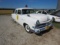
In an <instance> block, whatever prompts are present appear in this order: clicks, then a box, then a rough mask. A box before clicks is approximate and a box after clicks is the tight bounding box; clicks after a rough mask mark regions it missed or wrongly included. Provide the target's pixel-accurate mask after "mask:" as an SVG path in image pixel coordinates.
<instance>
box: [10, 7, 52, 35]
mask: <svg viewBox="0 0 60 45" xmlns="http://www.w3.org/2000/svg"><path fill="white" fill-rule="evenodd" d="M11 16H12V18H13V20H14V21H16V22H17V23H19V24H20V25H22V26H24V28H25V30H26V31H27V32H29V33H31V32H34V33H36V34H39V33H40V32H41V31H44V30H48V29H49V28H51V27H52V21H51V19H50V18H49V17H48V16H46V15H45V14H37V13H36V11H35V10H34V9H31V8H17V9H16V10H15V11H14V13H13V14H11Z"/></svg>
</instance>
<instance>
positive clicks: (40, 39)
mask: <svg viewBox="0 0 60 45" xmlns="http://www.w3.org/2000/svg"><path fill="white" fill-rule="evenodd" d="M0 45H60V30H59V29H57V28H55V27H54V28H53V29H51V30H50V31H48V32H45V33H42V35H35V34H34V33H32V34H29V33H27V32H26V31H25V30H24V28H23V27H22V26H21V25H19V24H17V23H15V22H14V21H12V19H11V16H10V15H0Z"/></svg>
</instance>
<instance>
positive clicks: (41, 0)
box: [0, 0, 57, 9]
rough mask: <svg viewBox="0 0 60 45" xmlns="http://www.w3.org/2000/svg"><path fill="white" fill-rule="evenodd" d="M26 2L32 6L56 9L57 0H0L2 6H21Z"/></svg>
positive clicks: (0, 6)
mask: <svg viewBox="0 0 60 45" xmlns="http://www.w3.org/2000/svg"><path fill="white" fill-rule="evenodd" d="M26 4H27V5H28V7H31V8H39V9H55V8H56V7H57V0H0V8H19V7H20V8H21V7H24V6H25V5H26Z"/></svg>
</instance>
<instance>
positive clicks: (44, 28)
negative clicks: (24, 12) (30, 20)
mask: <svg viewBox="0 0 60 45" xmlns="http://www.w3.org/2000/svg"><path fill="white" fill-rule="evenodd" d="M52 26H53V25H52V23H50V24H49V25H45V26H44V27H38V28H37V27H35V28H34V30H33V32H34V33H40V32H42V31H45V30H48V29H49V28H51V27H52Z"/></svg>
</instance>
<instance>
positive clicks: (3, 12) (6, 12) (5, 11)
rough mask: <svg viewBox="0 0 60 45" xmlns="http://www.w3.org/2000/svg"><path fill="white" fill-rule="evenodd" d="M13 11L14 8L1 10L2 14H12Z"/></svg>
mask: <svg viewBox="0 0 60 45" xmlns="http://www.w3.org/2000/svg"><path fill="white" fill-rule="evenodd" d="M11 13H13V10H0V15H4V14H11Z"/></svg>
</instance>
